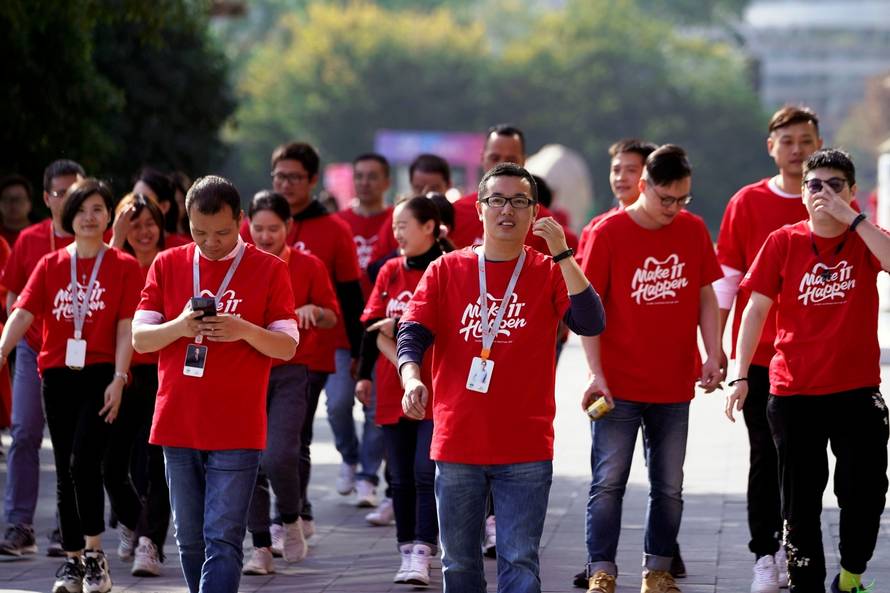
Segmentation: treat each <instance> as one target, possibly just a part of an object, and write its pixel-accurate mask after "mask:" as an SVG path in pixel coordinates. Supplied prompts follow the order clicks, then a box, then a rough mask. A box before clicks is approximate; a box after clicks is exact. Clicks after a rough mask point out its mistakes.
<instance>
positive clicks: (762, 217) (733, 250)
mask: <svg viewBox="0 0 890 593" xmlns="http://www.w3.org/2000/svg"><path fill="white" fill-rule="evenodd" d="M806 218H807V208H806V206H804V204H803V200H801V198H800V196H798V197H797V198H791V197H783V196H781V195H779V194H777V193H776V192H775V191H773V190H772V189H771V188H770V186H769V179H762V180H760V181H758V182H757V183H752V184H751V185H746V186H745V187H743V188H742V189H740V190H739V191H738V192H736V194H735V195H734V196H733V197H732V198H731V199H730V200H729V204H727V205H726V212H724V213H723V222H722V223H721V224H720V234H719V235H717V260H718V261H719V262H720V264H721V265H724V266H727V267H729V268H733V269H735V270H738V271H740V272H741V273H742V274H744V273H745V272H747V271H748V270H750V269H751V264H752V263H754V258H755V257H757V253H758V252H759V251H760V248H761V247H762V246H763V243H764V241H766V238H767V237H768V236H769V234H770V233H772V232H773V231H775V230H776V229H779V228H781V227H783V226H785V225H786V224H794V223H796V222H800V221H801V220H805V219H806ZM749 298H751V291H750V290H747V289H745V288H740V289H739V292H738V294H737V295H736V299H735V305H734V307H733V309H734V311H735V312H734V314H733V320H732V357H733V358H735V346H736V341H737V340H738V337H739V327H740V326H741V323H742V311H744V310H745V305H747V304H748V299H749ZM775 341H776V311H775V307H773V308H772V309H770V312H769V315H768V316H767V318H766V322H765V323H764V325H763V333H762V334H761V335H760V343H759V344H758V345H757V351H756V352H755V353H754V358H753V359H752V361H751V363H752V364H756V365H760V366H768V365H769V363H770V360H771V359H772V357H773V354H775V348H774V347H773V342H775Z"/></svg>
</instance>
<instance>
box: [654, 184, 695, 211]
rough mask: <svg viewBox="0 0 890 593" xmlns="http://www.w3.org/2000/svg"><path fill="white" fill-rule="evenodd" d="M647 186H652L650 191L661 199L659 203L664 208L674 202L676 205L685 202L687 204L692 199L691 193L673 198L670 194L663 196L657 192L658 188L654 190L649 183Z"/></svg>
mask: <svg viewBox="0 0 890 593" xmlns="http://www.w3.org/2000/svg"><path fill="white" fill-rule="evenodd" d="M649 187H650V188H652V193H654V194H655V197H657V198H658V199H659V200H661V205H662V206H664V207H665V208H670V207H671V206H673V205H674V204H677V205H678V206H686V205H687V204H689V202H691V201H692V196H691V195H689V196H683V197H682V198H674V197H672V196H664V195H662V194H660V193H658V190H656V189H655V188H654V187H653V186H651V185H650V186H649Z"/></svg>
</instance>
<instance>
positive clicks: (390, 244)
mask: <svg viewBox="0 0 890 593" xmlns="http://www.w3.org/2000/svg"><path fill="white" fill-rule="evenodd" d="M398 248H399V243H398V241H396V236H395V233H393V230H392V210H391V209H390V210H389V218H387V219H386V220H385V221H383V224H381V225H380V230H379V231H377V240H376V241H374V251H373V252H372V253H371V261H372V262H375V261H377V260H378V259H380V258H382V257H384V256H387V255H389V254H390V253H392V252H393V251H395V250H396V249H398Z"/></svg>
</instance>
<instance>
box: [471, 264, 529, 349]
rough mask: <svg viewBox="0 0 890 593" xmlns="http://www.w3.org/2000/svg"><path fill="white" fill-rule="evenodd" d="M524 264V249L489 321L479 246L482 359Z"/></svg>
mask: <svg viewBox="0 0 890 593" xmlns="http://www.w3.org/2000/svg"><path fill="white" fill-rule="evenodd" d="M523 264H525V250H524V249H523V250H522V252H520V254H519V259H517V260H516V266H515V267H514V268H513V275H512V276H510V282H509V283H507V290H505V291H504V297H503V299H501V306H500V307H498V312H497V315H495V318H494V321H492V322H489V319H488V315H489V310H488V286H487V284H486V281H485V252H484V250H483V248H482V247H480V248H479V314H480V316H481V318H482V319H481V321H482V354H481V358H482V360H488V357H489V356H490V355H491V347H492V345H494V339H495V338H496V337H497V335H498V331H499V330H500V327H501V323H502V322H503V321H504V314H505V312H506V311H507V307H509V303H510V297H512V296H513V290H514V289H515V288H516V282H517V281H518V280H519V274H520V272H522V266H523Z"/></svg>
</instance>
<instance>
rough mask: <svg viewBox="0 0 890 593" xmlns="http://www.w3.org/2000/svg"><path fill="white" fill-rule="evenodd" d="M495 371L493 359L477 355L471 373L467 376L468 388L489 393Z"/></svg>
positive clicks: (471, 366)
mask: <svg viewBox="0 0 890 593" xmlns="http://www.w3.org/2000/svg"><path fill="white" fill-rule="evenodd" d="M492 372H494V361H493V360H490V359H489V360H482V359H481V358H480V357H478V356H476V357H474V358H473V364H471V365H470V374H469V376H468V377H467V389H469V390H470V391H478V392H479V393H488V385H489V384H490V383H491V374H492Z"/></svg>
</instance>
